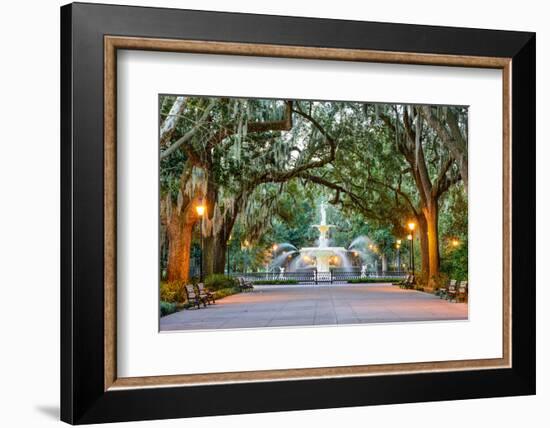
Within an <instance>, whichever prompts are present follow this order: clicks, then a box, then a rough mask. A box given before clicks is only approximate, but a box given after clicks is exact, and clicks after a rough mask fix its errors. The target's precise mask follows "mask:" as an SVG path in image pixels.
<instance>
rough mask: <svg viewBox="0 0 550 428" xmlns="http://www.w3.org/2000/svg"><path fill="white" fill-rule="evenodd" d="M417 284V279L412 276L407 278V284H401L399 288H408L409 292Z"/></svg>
mask: <svg viewBox="0 0 550 428" xmlns="http://www.w3.org/2000/svg"><path fill="white" fill-rule="evenodd" d="M415 282H416V279H415V277H414V275H412V274H411V275H409V276H408V277H407V279H406V280H405V282H404V283H403V284H401V285H400V286H399V287H401V288H406V289H407V290H408V289H411V288H414V284H415Z"/></svg>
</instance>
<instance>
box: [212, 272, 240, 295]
mask: <svg viewBox="0 0 550 428" xmlns="http://www.w3.org/2000/svg"><path fill="white" fill-rule="evenodd" d="M204 286H205V287H206V288H208V289H209V290H212V291H217V290H221V289H224V288H234V287H237V286H238V281H237V279H235V278H233V277H231V276H228V275H223V274H217V273H215V274H212V275H209V276H207V277H206V279H205V280H204Z"/></svg>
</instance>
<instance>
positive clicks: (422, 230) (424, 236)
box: [416, 215, 430, 278]
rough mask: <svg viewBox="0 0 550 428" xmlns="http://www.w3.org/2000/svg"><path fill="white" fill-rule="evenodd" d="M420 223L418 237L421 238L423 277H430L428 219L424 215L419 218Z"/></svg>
mask: <svg viewBox="0 0 550 428" xmlns="http://www.w3.org/2000/svg"><path fill="white" fill-rule="evenodd" d="M416 220H417V223H418V236H419V238H420V258H421V266H422V268H421V269H422V276H423V277H425V278H428V277H429V274H430V256H429V249H428V228H427V225H426V219H425V218H424V216H423V215H420V216H417V218H416Z"/></svg>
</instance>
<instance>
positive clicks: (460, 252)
mask: <svg viewBox="0 0 550 428" xmlns="http://www.w3.org/2000/svg"><path fill="white" fill-rule="evenodd" d="M441 272H442V273H444V274H446V276H447V278H450V279H456V280H457V281H467V280H468V241H461V242H460V245H459V246H458V247H456V248H454V247H453V246H452V245H447V246H446V247H445V248H444V250H443V257H442V258H441Z"/></svg>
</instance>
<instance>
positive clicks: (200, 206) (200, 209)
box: [195, 198, 206, 282]
mask: <svg viewBox="0 0 550 428" xmlns="http://www.w3.org/2000/svg"><path fill="white" fill-rule="evenodd" d="M195 209H196V211H197V215H198V216H199V218H200V223H199V226H200V227H199V232H200V236H201V257H200V260H199V262H200V275H199V282H203V270H202V264H203V263H202V252H203V241H202V219H203V216H204V212H205V210H206V207H205V206H204V203H203V201H202V198H200V199H199V202H198V203H197V206H196V207H195Z"/></svg>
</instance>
